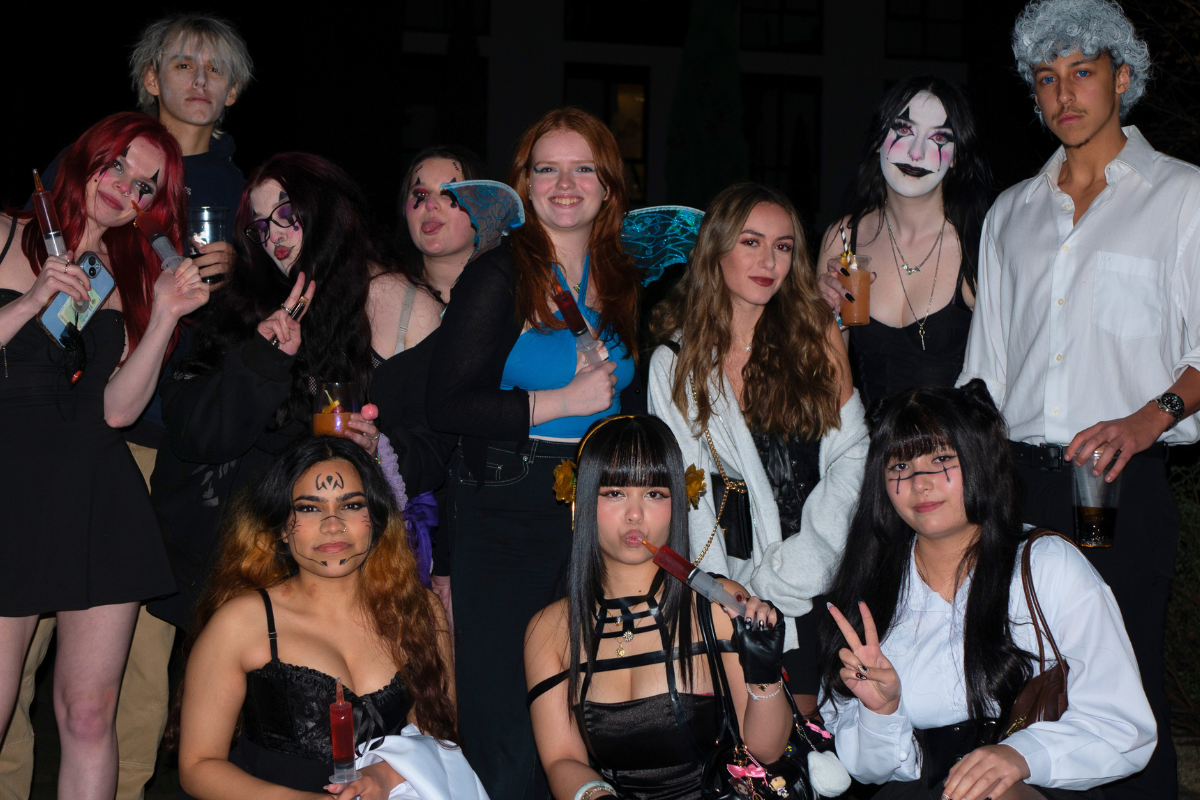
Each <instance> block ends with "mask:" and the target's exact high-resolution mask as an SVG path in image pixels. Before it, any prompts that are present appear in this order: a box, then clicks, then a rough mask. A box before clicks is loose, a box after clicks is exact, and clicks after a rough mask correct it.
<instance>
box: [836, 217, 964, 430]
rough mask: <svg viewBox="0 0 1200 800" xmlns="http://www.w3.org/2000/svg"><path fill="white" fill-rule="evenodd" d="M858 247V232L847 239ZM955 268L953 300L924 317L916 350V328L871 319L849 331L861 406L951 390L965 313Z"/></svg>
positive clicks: (960, 360) (960, 281)
mask: <svg viewBox="0 0 1200 800" xmlns="http://www.w3.org/2000/svg"><path fill="white" fill-rule="evenodd" d="M850 237H851V238H850V248H851V249H852V250H853V249H855V248H856V247H857V244H858V229H857V227H856V228H854V229H853V231H852V232H851V234H850ZM963 277H964V276H963V272H962V267H961V265H960V267H959V270H958V280H957V282H956V283H955V287H954V297H953V298H951V300H950V302H949V304H947V305H945V306H942V307H941V308H939V309H938V310H937V311H935V312H933V313H932V314H930V315H929V318H928V319H927V320H926V322H925V342H924V348H922V343H921V336H920V331H919V329H918V326H917V323H916V322H912V323H910V324H908V325H905V326H904V327H902V328H893V327H892V326H891V325H884V324H883V323H882V322H879V321H878V320H875V319H872V320H871V321H870V322H869V323H867V324H866V325H855V326H853V327H851V328H850V359H851V364H852V366H853V368H854V377H855V383H856V384H857V385H858V388H859V391H860V392H861V393H862V399H863V403H864V405H867V406H870V405H871V403H873V402H875V401H876V400H879V399H881V398H884V397H891V396H893V395H896V394H899V393H900V392H903V391H905V390H906V389H915V388H917V387H920V386H953V385H954V381H955V380H957V379H958V375H959V373H961V372H962V365H963V359H964V358H965V357H966V354H967V333H968V332H969V331H970V329H971V309H970V307H968V306H967V302H966V300H965V299H964V297H963Z"/></svg>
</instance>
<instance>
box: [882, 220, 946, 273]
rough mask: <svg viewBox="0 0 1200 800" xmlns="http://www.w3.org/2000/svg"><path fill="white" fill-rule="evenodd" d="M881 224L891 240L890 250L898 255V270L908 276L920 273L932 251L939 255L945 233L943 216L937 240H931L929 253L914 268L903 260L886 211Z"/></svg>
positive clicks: (906, 260)
mask: <svg viewBox="0 0 1200 800" xmlns="http://www.w3.org/2000/svg"><path fill="white" fill-rule="evenodd" d="M883 224H884V225H887V229H888V238H889V239H891V241H892V249H893V250H895V251H896V253H900V261H899V266H900V269H902V270H904V271H905V272H907V273H908V274H909V275H912V274H913V273H914V272H920V271H921V267H923V266H925V264H926V262H928V261H929V257H930V256H932V255H933V251H934V250H937V251H938V253H941V248H942V237H943V236H944V235H945V233H946V217H945V216H943V217H942V229H941V230H940V231H938V235H937V238H936V239H934V240H933V246H932V247H930V248H929V252H928V253H926V254H925V258H924V259H923V260H922V261H921V263H920V264H917V265H916V266H915V267H910V266H909V265H908V259H907V258H905V257H904V253H902V252H901V251H900V244H899V243H898V242H897V241H896V234H894V233H892V223H891V222H890V221H889V220H888V215H887V210H886V209H885V210H884V212H883ZM893 255H895V254H894V253H893ZM939 257H940V256H939Z"/></svg>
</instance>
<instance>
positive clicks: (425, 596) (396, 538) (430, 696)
mask: <svg viewBox="0 0 1200 800" xmlns="http://www.w3.org/2000/svg"><path fill="white" fill-rule="evenodd" d="M322 461H342V462H346V463H348V464H349V465H350V466H351V467H352V468H354V469H355V470H356V471H357V472H358V475H359V477H360V478H361V480H362V484H363V493H364V494H365V495H366V505H367V511H368V513H369V514H370V518H371V550H370V552H369V553H368V555H367V557H366V559H365V560H364V561H363V563H362V566H361V567H359V573H360V574H359V581H358V597H357V600H358V605H359V609H360V611H361V613H362V615H363V617H364V618H365V619H368V620H370V621H371V622H372V623H373V627H374V629H375V634H376V635H377V636H378V637H379V640H380V642H381V643H382V645H383V647H384V648H385V650H386V651H387V653H388V655H389V656H390V657H391V659H392V662H393V663H394V664H396V665H397V668H398V669H399V671H400V673H401V675H402V677H403V678H404V684H405V687H406V688H407V689H408V691H409V694H410V696H411V697H412V698H413V713H414V716H415V717H416V720H415V721H416V724H417V726H418V727H419V728H421V730H422V731H423V732H425V733H427V734H430V735H432V736H435V737H436V738H438V739H443V740H446V741H451V742H453V741H457V738H458V737H457V732H456V729H455V709H454V702H453V700H452V698H451V685H450V676H451V674H452V673H451V670H452V665H450V664H447V663H445V661H444V660H443V658H442V654H441V651H440V650H439V649H438V635H439V633H444V632H446V631H447V630H448V626H447V623H446V619H445V616H444V612H442V610H441V603H440V602H438V600H437V598H436V596H434V594H433V593H432V592H430V591H429V590H428V589H426V588H425V587H424V586H422V585H421V581H420V579H419V578H418V575H417V560H416V557H415V556H414V555H413V552H412V550H411V549H410V548H409V546H408V533H407V530H406V528H405V525H404V518H403V516H402V515H401V512H400V508H399V506H398V505H397V504H396V499H395V497H394V496H393V495H392V493H391V490H390V488H389V486H388V484H387V480H386V479H385V478H384V476H383V473H382V471H381V470H380V468H379V466H378V465H377V464H376V463H375V462H374V460H373V459H372V458H371V456H369V455H367V452H366V451H365V450H363V449H362V448H361V447H359V446H358V445H356V444H354V443H353V442H351V441H350V440H349V439H341V438H335V437H330V436H322V437H314V438H308V439H303V440H301V441H300V442H298V443H296V444H295V445H293V446H292V447H291V448H289V449H288V450H287V451H285V452H284V453H283V454H282V455H280V456H279V457H278V458H277V459H276V460H275V461H273V462H272V463H271V464H270V465H269V466H268V467H267V468H265V469H264V470H263V471H262V472H261V473H259V474H258V476H256V477H255V479H254V481H253V482H252V483H250V484H249V485H248V486H247V487H246V488H245V489H244V490H242V492H240V493H239V494H238V495H237V497H236V498H235V499H234V500H233V501H232V502H231V504H230V508H229V511H228V512H227V513H226V515H225V518H224V521H223V523H222V526H221V553H220V556H219V558H218V560H217V563H216V565H215V566H214V567H213V570H212V573H211V574H210V575H209V578H208V583H207V585H206V586H205V590H204V594H203V595H201V597H200V601H199V602H198V603H197V606H196V616H195V622H194V623H193V625H192V628H191V630H190V631H189V632H188V633H189V635H188V640H187V644H186V645H185V651H190V649H191V646H192V644H193V643H194V642H195V641H196V639H197V638H199V636H200V633H201V632H202V631H203V630H204V627H205V625H207V624H208V621H209V620H210V619H212V616H213V614H215V613H216V612H217V609H219V608H220V607H221V606H223V605H224V604H225V603H227V602H229V601H230V600H232V599H233V598H235V597H237V596H238V595H241V594H245V593H246V592H252V591H256V590H258V589H268V588H270V587H272V586H277V585H279V584H281V583H283V582H284V581H285V580H287V579H288V578H290V577H292V576H293V575H295V574H297V572H298V571H299V567H298V566H297V564H296V561H295V560H294V559H293V558H292V555H291V552H290V550H289V548H288V547H287V545H286V544H285V543H284V542H283V538H282V535H283V533H284V531H285V528H286V526H287V524H288V521H289V519H290V518H291V515H292V513H293V512H292V503H293V501H292V490H293V487H294V485H295V483H296V481H297V480H298V479H299V478H300V476H301V475H303V474H304V473H305V472H307V471H308V470H309V469H310V468H312V467H313V466H314V465H316V464H319V463H320V462H322ZM264 635H265V634H264ZM183 690H184V687H183V686H182V685H181V686H180V689H179V692H178V695H177V698H176V702H175V708H174V709H173V713H172V720H171V725H170V728H169V730H168V744H169V745H173V744H177V741H178V730H179V711H178V709H179V705H180V701H181V699H182V695H183Z"/></svg>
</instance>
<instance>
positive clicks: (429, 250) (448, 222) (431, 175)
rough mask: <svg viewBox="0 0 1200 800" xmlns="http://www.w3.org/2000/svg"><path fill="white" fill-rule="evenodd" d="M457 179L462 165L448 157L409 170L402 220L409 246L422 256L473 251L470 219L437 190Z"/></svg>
mask: <svg viewBox="0 0 1200 800" xmlns="http://www.w3.org/2000/svg"><path fill="white" fill-rule="evenodd" d="M461 180H463V171H462V165H461V164H459V163H458V162H457V161H455V160H453V159H449V158H430V159H426V160H425V161H423V162H421V163H420V164H419V165H417V168H416V169H415V170H414V171H413V177H412V184H411V185H410V186H409V188H408V193H407V195H406V197H405V200H404V219H405V222H406V223H407V224H408V234H409V236H411V237H412V241H413V244H414V245H416V247H417V249H418V250H420V251H421V253H422V254H424V255H426V256H450V255H464V254H467V255H469V253H470V252H471V251H473V250H474V249H475V229H474V228H472V227H471V217H470V216H469V215H468V214H467V211H466V209H465V208H460V207H459V205H458V201H456V200H455V199H454V195H452V194H450V192H449V191H446V190H444V189H442V188H441V186H442V185H443V184H447V183H457V182H458V181H461ZM464 257H466V255H464Z"/></svg>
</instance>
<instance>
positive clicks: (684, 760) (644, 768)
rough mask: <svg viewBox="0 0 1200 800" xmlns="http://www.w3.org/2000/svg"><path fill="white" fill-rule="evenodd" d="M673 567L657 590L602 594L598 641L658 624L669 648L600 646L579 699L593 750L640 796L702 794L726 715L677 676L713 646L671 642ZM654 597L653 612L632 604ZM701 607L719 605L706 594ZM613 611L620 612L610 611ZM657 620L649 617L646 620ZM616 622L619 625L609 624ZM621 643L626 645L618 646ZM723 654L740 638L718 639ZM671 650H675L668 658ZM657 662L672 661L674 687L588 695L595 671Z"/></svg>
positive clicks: (611, 776)
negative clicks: (667, 589) (620, 650)
mask: <svg viewBox="0 0 1200 800" xmlns="http://www.w3.org/2000/svg"><path fill="white" fill-rule="evenodd" d="M665 577H666V573H665V572H663V571H662V570H659V572H658V574H657V575H656V576H655V577H654V582H653V583H652V584H651V585H650V591H649V593H647V594H645V595H642V596H640V597H619V598H616V599H614V600H608V599H604V598H601V599H600V601H599V602H600V609H599V611H598V612H597V614H596V639H595V641H596V643H597V647H596V648H595V650H599V645H600V643H602V642H605V641H608V642H609V644H606V645H604V646H605V647H606V648H610V647H612V644H611V640H613V639H617V638H621V639H624V640H625V641H629V640H630V639H632V638H633V636H634V635H635V634H637V633H643V632H648V631H654V630H657V631H658V634H659V636H660V638H661V640H662V648H660V649H659V650H654V651H651V652H648V653H639V654H637V655H630V656H618V657H617V658H601V659H597V658H595V655H596V653H595V652H593V654H592V658H591V659H590V660H589V662H588V664H589V665H594V666H589V667H588V668H587V670H586V673H585V674H584V678H583V682H582V686H581V687H580V690H581V691H580V698H581V701H580V702H579V703H578V704H576V705H575V719H576V722H577V723H578V724H579V726H580V734H581V735H582V736H583V741H584V743H585V744H586V745H587V748H588V755H589V757H590V760H591V762H592V767H593V768H595V769H596V770H597V771H598V772H599V773H600V774H601V775H603V776H604V779H605V780H606V781H608V782H609V783H611V784H612V785H613V786H614V787H615V788H616V789H617V791H618V792H619V793H620V796H621V797H623V798H624V797H628V798H636V800H684V799H685V798H686V799H687V800H698V798H699V797H700V779H701V777H702V772H703V769H704V761H705V760H706V759H707V757H708V755H709V753H710V752H711V750H712V748H713V747H714V746H715V743H716V741H717V739H718V738H719V736H720V733H721V729H722V724H723V720H722V718H721V703H720V700H719V699H718V698H717V697H715V696H713V695H711V694H708V695H700V694H690V693H686V692H680V691H679V689H678V687H677V685H676V681H675V669H674V662H675V661H678V660H680V659H682V658H685V657H687V658H690V657H694V656H698V655H704V654H706V653H707V652H708V650H707V648H706V647H705V645H704V642H703V641H699V642H694V643H693V644H692V646H691V648H690V649H689V651H688V653H687V654H686V656H685V655H681V654H680V652H679V648H671V642H670V633H669V631H668V629H667V626H666V624H665V622H664V621H663V618H662V613H661V610H660V609H659V605H658V600H657V598H656V595H657V594H658V591H659V589H661V588H662V585H663V580H664V578H665ZM641 603H646V604H647V606H648V608H647V609H646V610H645V611H638V612H633V611H632V610H631V609H632V608H633V607H634V606H636V605H639V604H641ZM695 608H696V612H697V614H701V615H705V614H707V615H709V617H710V619H711V615H712V606H710V605H709V604H708V602H707V601H704V600H703V599H700V602H699V603H697V604H696V606H695ZM610 612H617V613H613V614H610ZM642 620H649V624H639V623H640V622H641V621H642ZM611 623H619V624H620V625H621V627H620V629H619V630H615V631H608V632H605V631H604V627H605V626H606V625H608V624H611ZM618 646H619V645H618ZM717 647H718V649H719V650H720V651H721V652H723V653H730V652H733V643H732V642H730V641H728V640H726V639H722V640H720V641H718V642H717ZM668 652H670V657H669V658H668V655H667V654H668ZM650 664H664V665H665V668H666V675H667V692H666V694H657V695H652V696H651V697H642V698H638V699H636V700H627V701H625V702H621V703H597V702H594V701H591V700H588V699H587V692H588V687H589V686H590V685H591V680H592V675H593V673H596V672H608V671H610V670H617V669H632V668H634V667H643V666H647V665H650ZM566 678H567V673H566V672H565V671H564V672H560V673H558V674H557V675H554V676H552V677H550V678H547V679H546V680H544V681H542V682H541V683H539V684H537V685H536V686H534V687H533V688H532V689H530V690H529V695H528V700H527V702H528V703H533V701H534V700H536V699H537V698H538V697H541V696H542V695H543V694H545V693H546V692H547V691H549V690H550V689H552V688H554V687H555V686H557V685H558V684H560V683H562V682H563V681H564V680H566Z"/></svg>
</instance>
